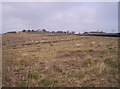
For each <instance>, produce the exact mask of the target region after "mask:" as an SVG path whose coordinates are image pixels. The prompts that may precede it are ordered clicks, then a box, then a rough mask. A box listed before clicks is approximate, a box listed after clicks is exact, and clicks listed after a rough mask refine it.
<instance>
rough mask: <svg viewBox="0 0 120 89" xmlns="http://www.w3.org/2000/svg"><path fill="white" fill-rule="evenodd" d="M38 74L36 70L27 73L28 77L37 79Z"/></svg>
mask: <svg viewBox="0 0 120 89" xmlns="http://www.w3.org/2000/svg"><path fill="white" fill-rule="evenodd" d="M38 76H39V73H38V72H30V73H29V74H28V78H31V79H38Z"/></svg>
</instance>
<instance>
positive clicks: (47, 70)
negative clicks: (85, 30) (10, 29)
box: [2, 33, 119, 87]
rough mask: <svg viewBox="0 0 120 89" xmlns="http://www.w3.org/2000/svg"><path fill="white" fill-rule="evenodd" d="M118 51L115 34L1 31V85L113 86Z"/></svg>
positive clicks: (114, 83)
mask: <svg viewBox="0 0 120 89" xmlns="http://www.w3.org/2000/svg"><path fill="white" fill-rule="evenodd" d="M93 43H94V44H93ZM117 52H118V38H117V37H96V36H77V35H67V34H52V33H51V34H16V35H12V34H11V35H9V34H7V35H3V58H2V59H3V69H2V70H3V86H11V87H13V86H18V87H26V86H29V87H31V86H32V87H42V86H49V87H54V86H58V87H59V86H67V87H75V86H76V87H77V86H79V87H116V86H118V75H119V74H118V64H117V63H118V54H117Z"/></svg>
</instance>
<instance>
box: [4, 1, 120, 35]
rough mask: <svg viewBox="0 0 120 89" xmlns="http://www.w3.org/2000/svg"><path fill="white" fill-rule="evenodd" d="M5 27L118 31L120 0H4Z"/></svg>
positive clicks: (11, 29) (15, 29) (15, 28)
mask: <svg viewBox="0 0 120 89" xmlns="http://www.w3.org/2000/svg"><path fill="white" fill-rule="evenodd" d="M2 16H3V17H2V19H3V20H2V21H3V22H2V31H3V32H8V31H21V30H23V29H35V30H36V29H43V28H44V29H46V30H48V31H58V30H62V31H75V32H81V33H83V32H84V31H98V30H99V31H104V32H117V31H118V3H117V2H16V3H15V2H9V3H8V2H6V3H5V2H4V3H2Z"/></svg>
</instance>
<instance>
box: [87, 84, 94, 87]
mask: <svg viewBox="0 0 120 89" xmlns="http://www.w3.org/2000/svg"><path fill="white" fill-rule="evenodd" d="M87 87H95V84H93V83H90V84H88V85H87Z"/></svg>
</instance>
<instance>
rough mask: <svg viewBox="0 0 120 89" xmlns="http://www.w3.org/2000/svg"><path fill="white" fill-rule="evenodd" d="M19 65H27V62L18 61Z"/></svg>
mask: <svg viewBox="0 0 120 89" xmlns="http://www.w3.org/2000/svg"><path fill="white" fill-rule="evenodd" d="M19 64H20V65H27V61H25V60H20V61H19Z"/></svg>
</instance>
